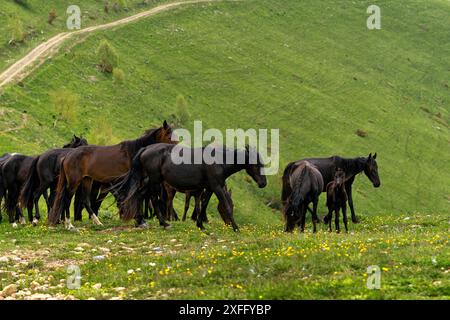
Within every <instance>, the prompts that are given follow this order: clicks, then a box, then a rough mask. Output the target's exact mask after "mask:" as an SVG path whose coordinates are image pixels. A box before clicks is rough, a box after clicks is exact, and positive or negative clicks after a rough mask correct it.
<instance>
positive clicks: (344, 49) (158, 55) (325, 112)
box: [0, 0, 450, 299]
mask: <svg viewBox="0 0 450 320" xmlns="http://www.w3.org/2000/svg"><path fill="white" fill-rule="evenodd" d="M369 4H371V3H369V2H368V1H358V2H357V3H352V4H351V5H350V4H347V3H344V2H338V1H328V2H317V1H312V0H308V1H303V2H299V1H290V0H289V1H288V0H282V1H277V2H273V1H269V0H259V1H252V0H249V1H241V2H220V3H214V4H201V5H190V6H187V7H183V8H178V9H175V10H172V11H170V12H165V13H161V14H159V15H158V16H155V17H151V18H148V19H145V20H142V21H139V22H136V23H134V24H130V25H127V26H124V27H121V28H117V29H115V30H108V31H102V32H97V33H95V34H93V35H91V36H90V37H88V38H86V39H84V41H83V42H81V43H77V44H76V45H75V44H73V43H71V44H67V45H66V46H65V47H64V48H62V50H61V51H60V54H59V55H57V56H55V57H54V58H53V59H51V60H49V61H47V62H45V63H44V64H43V65H42V66H41V67H40V68H39V69H38V70H37V71H36V72H35V73H33V74H32V75H30V76H29V77H28V78H27V79H25V80H24V81H23V83H22V84H21V85H20V86H19V85H11V86H9V87H8V88H6V90H5V92H4V93H3V95H2V96H0V112H2V113H3V115H4V116H3V117H2V118H1V119H0V152H7V151H9V152H23V153H28V154H37V153H39V152H42V151H44V150H46V149H48V148H52V147H56V146H60V145H62V144H64V143H66V140H69V139H70V137H71V136H72V134H73V133H76V134H78V135H79V134H84V135H87V136H89V135H90V134H91V135H92V133H95V135H97V132H98V130H97V127H98V126H97V124H98V123H99V119H101V120H102V121H103V122H105V123H108V124H109V128H112V132H113V136H111V137H110V140H111V141H114V142H115V141H120V140H124V139H130V138H134V137H137V136H139V135H141V134H142V132H143V131H144V130H145V129H147V128H149V127H156V126H159V125H160V123H161V122H162V120H164V119H166V118H171V117H173V115H174V114H176V113H177V103H176V99H177V97H178V96H180V95H182V96H184V98H185V100H186V102H187V109H188V112H189V115H190V121H191V122H192V121H193V120H202V121H203V127H204V128H208V127H214V128H219V129H225V128H239V127H241V128H244V129H247V128H269V129H270V128H279V129H280V168H281V169H280V172H279V174H278V175H276V176H272V177H270V178H269V184H268V186H267V187H266V188H265V189H262V190H260V189H258V188H257V186H256V185H255V184H254V183H252V182H251V181H249V179H246V177H245V174H244V173H241V174H238V175H236V176H234V177H232V178H231V179H230V182H229V184H230V186H231V188H232V190H233V200H234V203H235V207H236V208H235V209H236V211H235V215H236V219H237V222H238V224H239V225H240V226H241V227H242V233H240V234H234V233H232V232H231V231H230V230H229V229H227V228H224V227H223V226H222V224H221V223H220V222H219V221H217V220H216V221H213V223H212V224H211V226H210V227H209V229H210V232H212V233H214V234H212V235H206V234H204V233H201V232H199V231H198V230H196V229H195V228H194V226H193V225H192V224H190V223H189V224H183V223H175V224H174V228H173V229H172V230H170V231H166V232H164V231H162V230H159V229H158V228H157V227H155V226H154V225H153V226H152V228H151V229H150V230H148V231H143V232H141V231H139V230H134V229H131V228H130V229H125V230H121V229H117V228H118V227H119V226H120V225H121V223H120V222H119V221H118V220H117V219H116V218H113V219H107V220H106V221H107V225H106V227H105V228H101V229H96V228H94V227H92V226H84V225H83V226H82V227H83V231H82V232H81V234H71V233H68V232H64V231H63V230H62V229H61V228H58V229H57V230H48V229H46V228H45V227H39V228H36V229H32V228H31V227H26V228H24V229H20V230H12V229H11V228H10V227H9V226H8V225H6V224H5V223H3V224H2V225H1V226H0V228H1V229H3V230H4V231H2V232H0V235H1V234H4V239H5V242H3V243H2V244H1V246H4V249H5V250H6V251H8V252H10V251H11V250H14V248H15V245H13V244H12V243H11V242H10V240H11V239H16V240H17V242H19V243H20V247H23V248H27V247H28V246H32V242H33V241H37V237H38V238H39V241H40V242H41V244H42V245H41V246H40V248H41V249H43V248H48V251H50V253H48V256H43V257H41V258H38V259H41V260H42V263H43V264H44V265H46V263H47V262H46V260H47V259H49V260H60V261H63V262H64V261H66V262H67V261H70V260H76V261H78V262H80V263H83V267H82V270H84V271H83V283H84V285H83V287H82V289H81V290H78V291H75V292H70V293H71V294H73V295H75V296H77V297H80V298H88V297H90V296H94V297H96V298H102V297H103V296H102V294H103V293H104V294H107V295H106V296H104V298H106V297H112V296H115V295H116V294H117V295H119V294H118V293H116V292H115V291H114V290H112V288H114V287H118V286H123V287H126V288H127V289H126V291H124V292H123V293H122V295H123V297H127V298H156V297H157V298H203V297H204V298H219V297H220V298H229V297H230V298H259V297H260V296H261V297H262V298H264V299H265V298H333V299H334V298H407V299H409V298H439V297H442V298H445V297H447V298H448V288H449V286H448V275H447V273H448V268H449V259H448V246H447V241H448V235H447V233H448V214H449V212H450V210H449V209H450V184H449V182H450V172H449V170H448V168H449V166H450V152H449V150H450V149H449V144H450V132H449V120H450V115H449V109H448V105H449V103H450V94H449V89H448V85H449V83H448V79H449V77H448V76H449V73H448V70H449V63H448V55H449V53H450V45H449V42H448V41H447V39H448V36H449V31H448V28H447V27H446V26H448V24H449V22H450V17H449V16H448V15H447V14H446V12H448V9H449V6H450V4H449V3H448V2H447V1H440V0H434V1H419V0H412V1H408V2H405V3H397V2H392V1H380V2H379V3H378V5H379V6H380V7H381V8H382V19H383V20H382V30H380V31H368V30H367V28H366V23H365V19H366V18H367V16H368V15H367V14H366V8H367V7H368V6H369ZM417 12H421V14H420V15H417ZM103 39H107V40H108V41H109V42H110V43H111V44H112V45H113V46H114V48H115V49H116V50H117V53H118V56H119V61H118V67H119V68H120V69H122V70H123V72H124V74H125V80H124V81H123V82H122V83H118V82H117V81H114V79H113V77H112V76H111V75H105V74H103V73H101V72H100V70H99V69H98V68H97V63H98V58H97V57H96V55H95V49H96V48H97V47H98V44H99V43H100V41H101V40H103ZM437 48H439V50H437ZM61 89H64V90H69V91H70V92H73V93H75V94H76V95H77V96H78V97H79V108H78V109H77V110H78V115H77V121H76V122H73V123H72V122H70V121H57V122H56V125H54V124H55V120H54V119H55V117H56V116H57V112H56V110H55V108H54V107H53V106H52V103H51V101H50V100H51V99H50V96H49V95H50V93H51V92H55V91H58V90H61ZM23 112H26V115H27V119H28V120H27V123H26V125H25V128H23V129H20V130H17V131H14V132H8V133H1V132H2V131H3V130H5V129H7V128H11V127H17V126H19V125H20V124H21V123H22V122H21V121H22V120H21V119H22V118H23ZM191 126H192V123H190V124H188V125H187V127H188V128H191ZM357 130H360V132H365V133H366V136H365V137H361V136H359V135H358V134H357ZM107 136H110V135H109V133H108V135H107ZM370 152H372V153H373V152H377V153H378V157H377V160H378V165H379V171H380V177H381V182H382V185H381V188H379V189H374V188H373V187H372V186H371V184H370V182H369V181H368V180H367V178H366V177H365V176H364V175H361V176H359V177H358V178H357V179H356V182H355V184H354V201H355V204H356V210H357V214H358V215H359V216H360V217H362V219H363V223H362V224H361V225H352V230H353V232H354V233H353V234H349V235H345V234H341V235H335V234H328V233H326V232H320V233H319V234H318V235H312V234H310V233H307V234H305V235H298V234H293V235H284V234H282V233H281V230H282V221H281V218H280V213H279V211H278V210H276V209H275V208H276V207H277V206H278V205H279V200H278V199H279V194H280V187H281V184H280V177H281V172H282V169H283V167H284V166H285V165H286V164H287V163H288V162H290V161H292V160H296V159H300V158H303V157H308V156H330V155H334V154H340V155H344V156H349V157H350V156H361V155H368V154H369V153H370ZM182 200H183V199H182V198H181V197H179V198H178V199H177V201H176V208H177V209H178V210H179V211H180V210H181V206H182ZM321 202H322V203H321V207H320V211H321V212H323V211H324V204H323V202H324V201H323V199H322V201H321ZM215 205H216V201H215V199H214V201H213V203H212V204H211V208H212V209H210V212H214V211H215V209H214V208H215ZM111 215H112V216H115V213H112V214H111ZM101 217H102V216H101ZM407 217H410V220H407V219H406V218H407ZM405 219H406V220H405ZM413 226H415V227H413ZM0 237H3V236H0ZM172 239H176V240H177V241H176V242H171V240H172ZM108 240H112V241H113V242H112V243H111V244H110V247H111V248H110V249H111V252H112V253H111V255H110V256H108V257H107V259H106V260H102V261H99V262H94V261H93V260H92V255H96V254H97V253H98V252H99V251H98V250H100V249H99V248H98V247H100V246H106V245H107V241H108ZM219 240H224V242H219ZM233 241H234V243H232V242H233ZM386 241H388V243H386ZM17 242H16V244H17ZM120 242H123V243H124V244H125V245H121V244H120ZM79 243H86V244H88V245H87V246H86V247H85V249H84V251H82V253H79V254H74V253H73V249H74V248H75V247H77V246H79ZM180 243H181V244H182V246H181V247H176V245H178V244H180ZM205 243H206V244H208V246H207V247H205V249H202V247H204V246H205ZM325 244H326V245H327V247H329V248H330V250H327V249H326V248H327V247H324V246H325ZM120 246H126V247H133V249H134V251H130V252H128V250H125V249H120ZM155 246H156V247H157V246H159V247H161V248H164V250H163V253H161V254H157V255H155V254H153V253H151V249H152V248H154V247H155ZM164 246H166V247H164ZM223 246H226V247H223ZM288 247H292V249H289V250H292V255H291V253H290V252H287V253H286V250H288ZM364 247H366V249H367V251H364V250H363V251H364V252H360V251H361V250H362V249H364ZM28 248H29V247H28ZM233 248H234V251H235V252H236V253H239V254H238V255H234V254H233ZM266 248H267V249H266ZM92 249H96V250H97V252H91V250H92ZM266 250H268V251H267V254H266V253H265V252H266ZM302 250H303V251H302ZM171 251H173V253H171ZM149 252H150V253H149ZM192 252H193V253H192ZM240 252H244V253H243V254H242V255H240ZM338 253H339V254H340V256H338ZM202 254H203V256H202ZM219 254H220V256H218V255H219ZM278 254H279V255H278ZM345 254H348V256H346V255H345ZM211 255H212V256H213V257H211ZM305 255H306V257H304V256H305ZM433 257H436V260H437V263H436V264H433V262H432V259H433ZM214 259H216V260H217V263H213V262H214ZM150 262H151V263H156V265H155V267H150V266H146V265H145V264H146V263H150ZM63 264H64V265H66V264H67V263H63ZM177 264H179V266H178V267H177ZM109 265H111V268H112V269H111V272H108V273H107V275H105V273H104V270H108V269H107V268H109ZM369 265H379V266H380V267H384V268H387V269H388V270H387V271H383V273H382V274H383V280H382V290H380V291H371V290H367V289H366V287H365V285H364V281H365V280H364V276H363V274H364V272H365V270H366V268H367V267H368V266H369ZM168 266H171V267H172V268H171V269H169V270H168V271H165V270H166V269H167V267H168ZM396 266H397V267H396ZM210 267H213V269H212V270H211V273H209V272H208V270H209V268H210ZM14 268H19V266H17V267H16V266H14ZM137 268H141V272H135V273H133V274H131V275H130V276H128V275H127V271H128V270H129V269H134V270H136V269H137ZM187 268H189V269H190V270H186V269H187ZM33 270H36V269H33V268H32V269H31V271H28V272H30V274H31V275H30V277H28V278H27V280H26V281H30V280H31V279H33V277H41V276H42V277H47V276H48V275H52V276H53V277H54V279H59V278H65V277H66V274H65V269H64V268H63V267H62V266H59V267H57V268H55V270H52V269H47V268H39V269H38V272H37V271H33ZM175 270H176V271H175ZM250 270H253V271H254V273H253V271H250ZM160 271H161V272H162V273H163V274H160ZM189 271H190V272H191V273H192V276H191V275H189ZM33 272H36V273H35V274H34V273H33ZM166 272H167V274H165V273H166ZM334 272H337V273H336V274H334ZM39 273H40V274H41V275H39ZM33 274H34V275H33ZM258 275H259V276H258ZM8 277H9V276H8ZM7 279H9V280H12V278H7ZM280 279H283V280H286V281H280ZM7 282H8V281H5V283H7ZM41 282H42V281H41ZM87 282H88V283H87ZM97 282H100V283H102V285H103V286H102V289H100V290H99V291H96V290H94V289H92V288H91V285H92V284H94V283H97ZM152 282H154V284H152ZM152 286H153V287H152ZM241 287H242V288H241ZM52 290H53V291H52ZM52 290H50V291H52V292H55V291H58V290H59V291H62V292H64V293H65V294H69V292H68V291H67V290H66V289H63V288H60V289H52ZM202 292H203V293H202Z"/></svg>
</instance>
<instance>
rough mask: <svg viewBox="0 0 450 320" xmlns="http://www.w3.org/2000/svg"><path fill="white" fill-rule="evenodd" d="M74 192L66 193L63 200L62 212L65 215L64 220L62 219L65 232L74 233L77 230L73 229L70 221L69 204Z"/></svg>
mask: <svg viewBox="0 0 450 320" xmlns="http://www.w3.org/2000/svg"><path fill="white" fill-rule="evenodd" d="M73 195H74V192H73V191H68V194H67V198H66V199H64V200H65V201H64V210H63V213H62V214H63V215H64V212H65V214H66V216H65V219H64V226H65V228H66V229H67V230H71V231H76V230H77V228H75V227H74V225H73V224H72V222H71V221H70V203H71V202H72V198H73Z"/></svg>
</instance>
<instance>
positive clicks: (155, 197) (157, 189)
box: [138, 183, 170, 229]
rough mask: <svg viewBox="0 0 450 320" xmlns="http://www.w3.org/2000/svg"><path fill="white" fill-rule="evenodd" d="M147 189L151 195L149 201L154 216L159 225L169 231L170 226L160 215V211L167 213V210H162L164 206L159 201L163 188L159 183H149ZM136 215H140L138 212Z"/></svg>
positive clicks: (162, 202) (160, 200)
mask: <svg viewBox="0 0 450 320" xmlns="http://www.w3.org/2000/svg"><path fill="white" fill-rule="evenodd" d="M161 187H162V190H161ZM148 188H150V189H149V190H150V194H151V201H152V204H153V209H154V210H155V213H156V216H157V218H158V220H159V225H160V226H162V227H163V228H164V229H169V228H170V224H169V223H167V222H166V220H165V219H164V215H163V214H162V211H164V212H167V208H162V207H163V206H164V201H163V200H162V199H159V197H160V195H161V193H164V186H161V184H160V183H154V184H152V183H149V184H148ZM162 209H164V210H162ZM138 214H141V215H142V213H141V212H138Z"/></svg>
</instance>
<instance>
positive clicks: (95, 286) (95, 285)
mask: <svg viewBox="0 0 450 320" xmlns="http://www.w3.org/2000/svg"><path fill="white" fill-rule="evenodd" d="M101 287H102V284H101V283H96V284H94V285H93V286H92V288H94V289H95V290H99V289H100V288H101Z"/></svg>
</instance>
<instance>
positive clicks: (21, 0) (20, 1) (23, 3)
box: [14, 0, 27, 6]
mask: <svg viewBox="0 0 450 320" xmlns="http://www.w3.org/2000/svg"><path fill="white" fill-rule="evenodd" d="M14 2H15V3H17V4H19V5H21V6H26V5H27V1H26V0H14Z"/></svg>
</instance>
